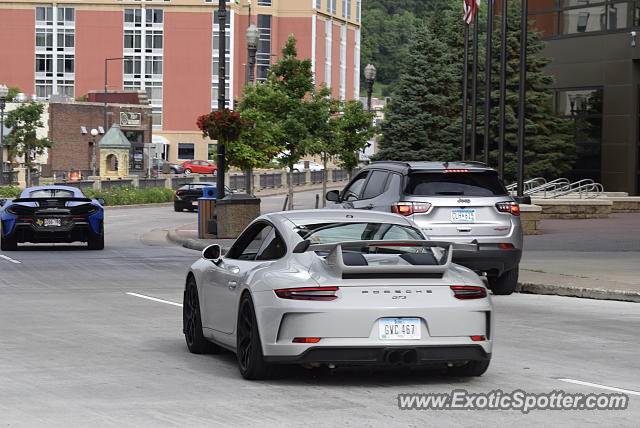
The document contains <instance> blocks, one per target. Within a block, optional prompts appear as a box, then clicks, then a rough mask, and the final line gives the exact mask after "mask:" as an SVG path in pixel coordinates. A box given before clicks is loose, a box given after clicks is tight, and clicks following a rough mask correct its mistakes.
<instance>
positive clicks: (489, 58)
mask: <svg viewBox="0 0 640 428" xmlns="http://www.w3.org/2000/svg"><path fill="white" fill-rule="evenodd" d="M487 7H488V10H487V52H486V59H485V74H484V148H483V151H484V163H485V164H487V165H489V131H490V124H491V86H492V84H491V71H492V70H491V68H492V66H493V52H492V49H493V0H487Z"/></svg>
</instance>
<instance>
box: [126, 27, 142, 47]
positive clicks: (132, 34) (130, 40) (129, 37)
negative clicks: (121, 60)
mask: <svg viewBox="0 0 640 428" xmlns="http://www.w3.org/2000/svg"><path fill="white" fill-rule="evenodd" d="M141 39H142V32H141V31H140V30H124V48H125V49H136V51H137V52H140V49H141V47H142V40H141Z"/></svg>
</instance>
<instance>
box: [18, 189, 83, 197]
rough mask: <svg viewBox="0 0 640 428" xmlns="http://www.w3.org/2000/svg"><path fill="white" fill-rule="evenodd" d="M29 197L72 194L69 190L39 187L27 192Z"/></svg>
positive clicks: (71, 195) (69, 195) (68, 195)
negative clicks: (39, 188)
mask: <svg viewBox="0 0 640 428" xmlns="http://www.w3.org/2000/svg"><path fill="white" fill-rule="evenodd" d="M29 197H30V198H73V197H74V194H73V192H72V191H70V190H64V189H41V190H34V191H33V192H30V193H29Z"/></svg>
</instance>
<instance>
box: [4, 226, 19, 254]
mask: <svg viewBox="0 0 640 428" xmlns="http://www.w3.org/2000/svg"><path fill="white" fill-rule="evenodd" d="M0 249H1V250H2V251H16V250H17V249H18V241H17V239H16V238H15V237H6V236H4V233H3V230H2V228H0Z"/></svg>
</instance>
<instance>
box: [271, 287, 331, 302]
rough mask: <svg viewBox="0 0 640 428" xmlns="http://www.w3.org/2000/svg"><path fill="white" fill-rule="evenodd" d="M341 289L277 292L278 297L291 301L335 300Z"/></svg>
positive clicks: (283, 289) (285, 290)
mask: <svg viewBox="0 0 640 428" xmlns="http://www.w3.org/2000/svg"><path fill="white" fill-rule="evenodd" d="M339 289H340V288H339V287H305V288H281V289H279V290H275V293H276V296H278V297H279V298H281V299H289V300H335V299H337V298H338V296H337V294H336V292H337V291H338V290H339Z"/></svg>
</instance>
